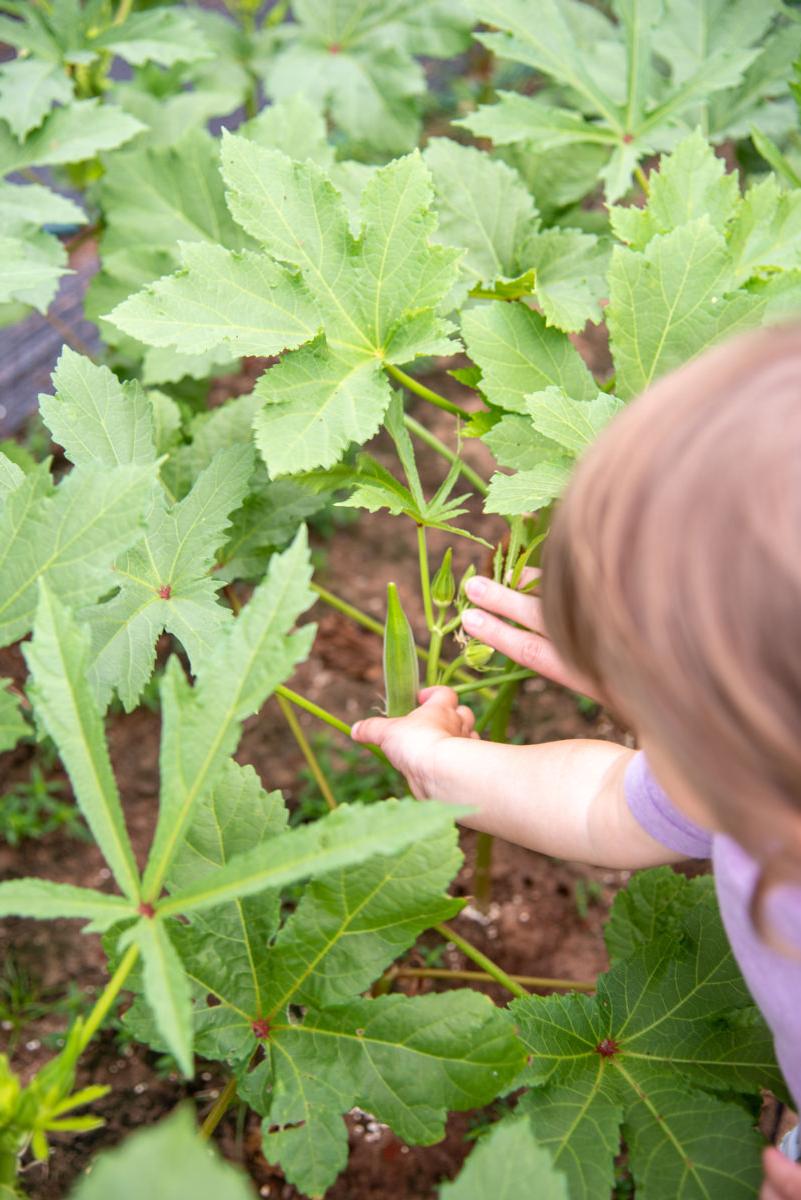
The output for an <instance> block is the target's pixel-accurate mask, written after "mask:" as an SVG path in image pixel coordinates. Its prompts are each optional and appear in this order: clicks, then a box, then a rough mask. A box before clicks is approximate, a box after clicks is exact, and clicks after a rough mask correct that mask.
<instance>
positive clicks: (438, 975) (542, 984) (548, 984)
mask: <svg viewBox="0 0 801 1200" xmlns="http://www.w3.org/2000/svg"><path fill="white" fill-rule="evenodd" d="M388 973H389V975H390V977H391V979H446V980H451V979H453V980H457V979H462V980H465V981H473V980H474V981H476V982H479V983H480V982H482V981H484V980H491V979H494V976H492V975H490V973H489V971H455V970H451V969H450V968H448V967H395V968H392V967H391V968H390V970H389V972H388ZM509 979H511V980H513V982H514V983H519V984H520V986H521V987H536V988H553V989H554V990H556V989H557V988H566V989H571V990H573V991H576V992H594V991H595V988H596V986H597V985H596V984H595V983H594V982H590V980H588V979H550V978H548V977H547V976H545V975H510V976H509Z"/></svg>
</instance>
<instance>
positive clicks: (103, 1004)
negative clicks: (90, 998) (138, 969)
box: [79, 945, 139, 1054]
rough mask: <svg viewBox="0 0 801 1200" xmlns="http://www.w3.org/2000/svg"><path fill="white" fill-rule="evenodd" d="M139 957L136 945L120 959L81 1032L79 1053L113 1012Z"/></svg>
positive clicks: (130, 947) (131, 946) (129, 948)
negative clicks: (112, 1009) (111, 1011)
mask: <svg viewBox="0 0 801 1200" xmlns="http://www.w3.org/2000/svg"><path fill="white" fill-rule="evenodd" d="M138 957H139V947H138V946H136V945H130V946H129V947H128V949H127V950H126V951H125V953H124V954H123V956H122V958H121V959H120V963H119V966H118V967H117V970H116V971H115V972H114V974H113V975H112V976H111V979H109V981H108V983H107V984H106V986H105V987H104V988H103V991H102V992H101V993H100V995H99V996H98V998H97V1000H96V1001H95V1006H94V1008H93V1009H92V1011H91V1012H90V1014H89V1016H88V1018H87V1020H86V1024H85V1025H84V1027H83V1029H82V1031H81V1041H80V1051H79V1053H81V1054H83V1052H84V1050H85V1049H86V1047H87V1046H88V1045H89V1043H90V1042H91V1040H92V1038H93V1037H94V1036H95V1034H96V1033H97V1031H98V1029H99V1028H100V1026H101V1025H102V1024H103V1022H104V1021H105V1019H106V1017H107V1016H108V1014H109V1012H110V1010H111V1006H112V1005H113V1003H114V1001H115V1000H116V999H117V996H118V995H119V994H120V991H121V989H122V985H123V984H124V983H125V980H126V979H127V978H128V976H129V975H130V973H131V970H132V969H133V965H134V963H135V962H136V960H137V958H138Z"/></svg>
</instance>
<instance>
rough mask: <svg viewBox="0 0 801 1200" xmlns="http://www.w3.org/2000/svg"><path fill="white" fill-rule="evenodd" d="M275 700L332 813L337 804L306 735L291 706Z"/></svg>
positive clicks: (278, 697) (279, 697)
mask: <svg viewBox="0 0 801 1200" xmlns="http://www.w3.org/2000/svg"><path fill="white" fill-rule="evenodd" d="M276 700H277V701H278V706H279V708H280V709H281V712H282V713H283V714H284V719H285V721H286V723H287V725H288V726H289V728H290V729H291V731H292V736H293V737H294V739H295V741H296V742H297V744H298V746H299V747H300V752H301V754H302V755H303V757H304V758H305V759H306V765H307V766H308V768H309V770H310V771H311V773H312V776H313V777H314V781H315V783H316V784H317V786H318V788H319V789H320V792H321V794H322V797H323V800H325V802H326V804H327V805H328V807H329V809H330V810H331V811H332V812H333V810H334V809H335V808H336V806H337V802H336V800H335V799H334V794H333V792H332V791H331V788H330V786H329V783H328V780H327V779H326V777H325V774H324V773H323V769H322V767H321V766H320V763H319V760H318V758H317V755H316V754H315V753H314V751H313V750H312V748H311V746H310V745H309V741H308V738H307V737H306V734H305V733H304V732H303V730H302V729H301V727H300V722H299V721H298V718H297V717H296V716H295V710H294V709H293V708H292V705H291V704H289V703H288V702H287V701H286V700H285V699H284V697H283V696H276Z"/></svg>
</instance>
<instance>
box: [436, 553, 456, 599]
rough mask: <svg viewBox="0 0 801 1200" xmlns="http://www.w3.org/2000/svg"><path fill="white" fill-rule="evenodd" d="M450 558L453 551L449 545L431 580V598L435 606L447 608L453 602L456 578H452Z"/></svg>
mask: <svg viewBox="0 0 801 1200" xmlns="http://www.w3.org/2000/svg"><path fill="white" fill-rule="evenodd" d="M452 558H453V551H452V549H451V548H450V546H449V547H448V549H447V550H446V551H445V557H444V558H443V560H442V565H441V566H440V568H439V570H438V571H437V573H436V575H435V576H434V578H433V580H432V582H431V599H432V600H433V601H434V603H435V604H436V606H437V608H447V607H448V606H449V605H450V604H453V597H454V596H455V595H456V580H455V579H454V578H453V570H452V568H451V560H452Z"/></svg>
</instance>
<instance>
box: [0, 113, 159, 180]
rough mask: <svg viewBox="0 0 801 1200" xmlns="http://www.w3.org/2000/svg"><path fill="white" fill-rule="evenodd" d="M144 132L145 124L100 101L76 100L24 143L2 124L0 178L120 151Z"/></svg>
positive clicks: (50, 115) (43, 123)
mask: <svg viewBox="0 0 801 1200" xmlns="http://www.w3.org/2000/svg"><path fill="white" fill-rule="evenodd" d="M142 129H144V125H142V123H141V121H137V120H135V119H134V117H130V116H128V114H127V113H124V112H121V111H120V110H119V109H117V108H114V107H112V105H110V104H101V102H100V101H99V100H75V101H73V103H72V104H69V105H67V106H65V107H62V108H54V109H53V110H52V112H51V113H50V114H49V115H48V116H46V117H45V119H44V121H43V122H42V124H41V125H40V126H39V127H38V129H34V130H33V131H32V132H31V133H29V134H28V137H27V138H26V139H25V141H24V142H23V143H22V144H20V143H19V142H18V141H17V139H16V137H15V136H14V134H13V133H12V132H11V130H10V129H9V128H8V126H7V125H6V124H5V122H3V121H0V175H7V174H9V172H11V171H21V170H22V169H23V167H34V166H37V167H45V166H53V165H55V164H57V163H74V162H82V161H83V160H84V159H86V158H92V157H93V156H94V155H96V154H97V153H99V152H100V151H101V150H114V149H116V147H117V146H121V145H123V143H125V142H128V141H130V140H131V138H132V137H134V136H135V135H136V134H137V133H139V132H140V130H142Z"/></svg>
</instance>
